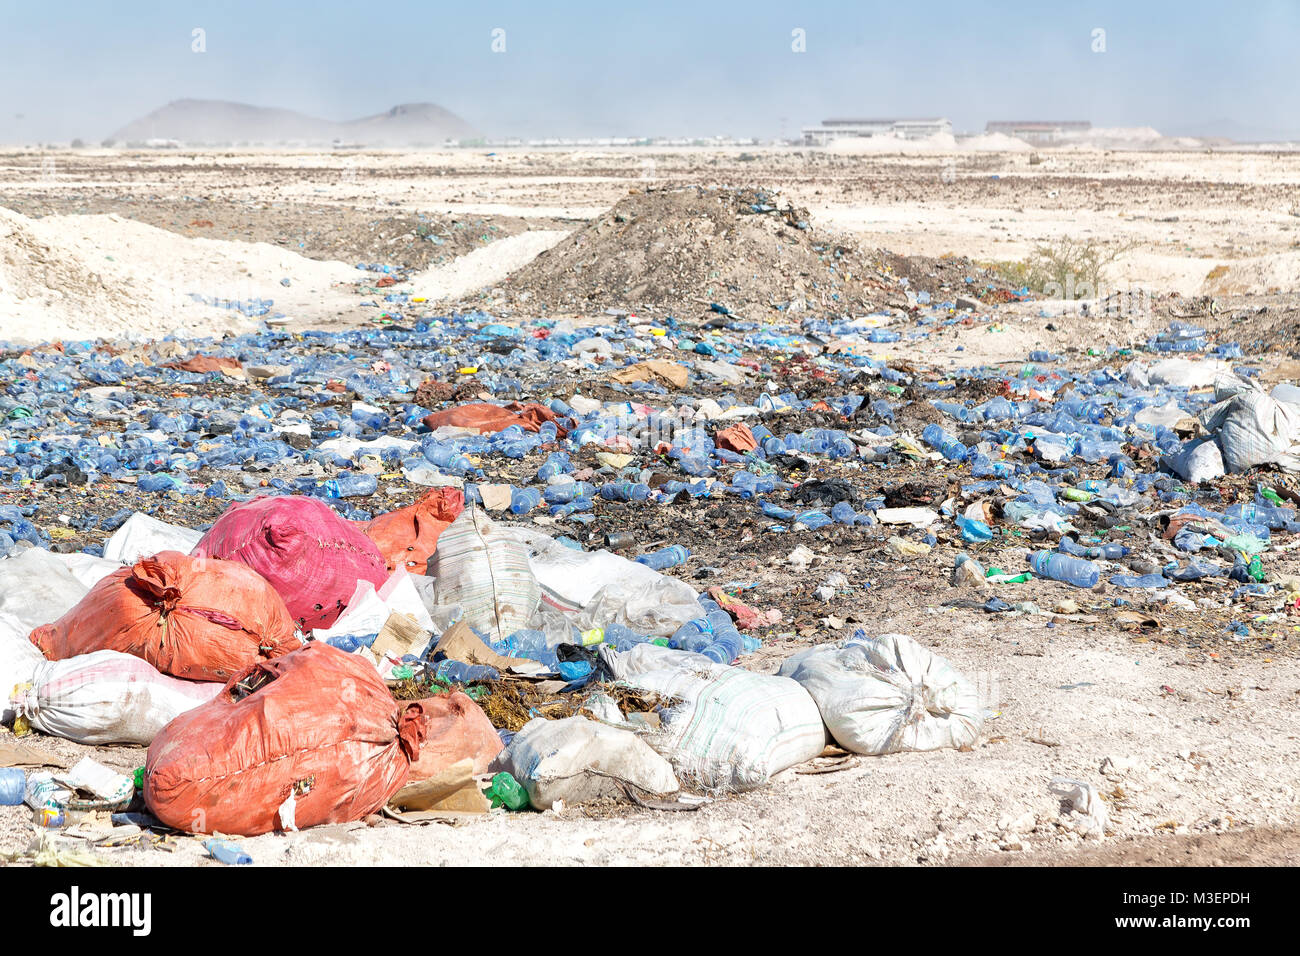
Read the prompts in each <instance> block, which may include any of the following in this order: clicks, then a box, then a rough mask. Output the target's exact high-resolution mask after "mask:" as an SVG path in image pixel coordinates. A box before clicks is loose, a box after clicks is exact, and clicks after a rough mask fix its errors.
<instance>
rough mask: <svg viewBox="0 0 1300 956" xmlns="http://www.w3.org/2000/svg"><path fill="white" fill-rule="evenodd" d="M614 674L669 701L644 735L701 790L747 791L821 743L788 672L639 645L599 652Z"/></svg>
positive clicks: (816, 722)
mask: <svg viewBox="0 0 1300 956" xmlns="http://www.w3.org/2000/svg"><path fill="white" fill-rule="evenodd" d="M600 657H601V660H602V662H604V665H605V667H606V668H607V669H608V670H609V671H610V673H611V674H612V675H613V676H614V678H615V679H617V680H619V681H621V682H623V683H625V684H627V685H629V686H631V687H635V688H637V689H638V690H643V691H650V692H652V693H655V694H658V695H659V696H660V697H661V698H663V699H664V700H666V701H675V702H671V703H668V704H666V705H664V706H662V707H661V708H660V710H659V720H660V729H659V730H658V731H655V732H652V733H650V734H647V735H646V736H645V741H646V742H647V743H648V744H649V745H650V746H651V747H653V748H654V749H655V750H656V751H657V752H658V753H660V754H662V755H663V756H664V757H667V758H668V760H669V761H670V762H671V763H672V765H673V769H674V770H676V771H677V776H678V779H680V780H682V781H683V782H689V783H695V784H697V785H699V786H700V787H703V788H704V789H706V790H752V789H754V788H755V787H761V786H763V785H764V784H766V783H767V782H768V781H769V780H771V779H772V777H773V776H774V775H776V774H778V773H780V772H781V771H782V770H785V769H787V768H788V767H793V766H795V765H796V764H801V763H803V762H804V761H806V760H811V759H812V758H813V757H816V756H817V755H818V754H820V753H821V752H822V750H823V749H825V747H826V725H825V724H823V723H822V717H821V713H820V712H819V711H818V710H817V704H816V703H815V702H814V701H813V699H812V697H811V696H809V694H808V691H806V690H804V689H803V687H801V686H800V685H799V684H798V683H797V682H796V681H793V680H791V679H790V678H788V677H775V676H772V675H768V674H755V673H753V672H752V671H747V670H745V669H743V668H740V667H728V666H727V665H725V664H719V663H717V662H715V661H713V660H710V659H709V658H707V657H705V656H704V655H703V654H691V653H687V652H685V651H675V650H670V649H669V648H666V647H659V646H657V645H654V644H638V645H637V646H636V647H634V648H633V649H632V650H630V651H628V652H626V653H619V652H618V651H612V650H609V649H607V648H602V649H601V650H600Z"/></svg>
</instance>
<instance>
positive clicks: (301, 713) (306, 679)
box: [144, 643, 422, 836]
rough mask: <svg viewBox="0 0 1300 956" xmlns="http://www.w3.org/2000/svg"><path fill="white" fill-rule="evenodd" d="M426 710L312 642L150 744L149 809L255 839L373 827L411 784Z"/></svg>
mask: <svg viewBox="0 0 1300 956" xmlns="http://www.w3.org/2000/svg"><path fill="white" fill-rule="evenodd" d="M420 713H421V711H420V709H419V708H418V707H413V705H407V704H402V703H399V702H398V701H396V700H393V697H392V695H391V694H390V693H389V692H388V688H387V687H386V686H385V685H384V682H383V680H381V679H380V677H379V673H378V672H377V671H376V670H375V666H374V665H373V664H371V663H370V662H369V661H368V660H366V659H365V658H363V657H358V656H357V655H355V654H345V653H344V652H343V651H340V650H338V649H336V648H333V647H330V646H329V645H328V644H319V643H312V644H308V645H307V646H306V647H304V648H302V649H301V650H297V651H294V652H293V653H292V654H286V655H284V656H283V657H278V658H276V659H275V660H273V661H264V662H262V663H260V664H254V665H253V666H252V667H249V668H248V669H247V670H245V671H243V672H242V673H240V674H238V675H236V676H235V677H233V678H232V679H231V680H230V682H229V683H228V684H226V686H225V687H224V688H223V689H222V691H221V693H219V694H217V696H216V697H215V698H213V699H212V700H211V701H210V702H209V703H206V704H203V705H201V706H199V707H196V708H194V709H193V710H191V711H187V712H186V713H184V714H181V715H180V716H179V717H177V718H176V719H175V720H173V721H172V722H171V723H170V724H168V725H167V726H166V727H164V728H163V730H162V732H161V733H159V734H158V736H157V737H155V738H154V740H153V743H152V744H150V745H149V756H148V758H147V759H146V761H145V768H144V802H145V804H146V805H147V806H148V808H149V810H150V811H151V812H152V813H153V814H154V816H156V817H157V818H158V819H159V820H161V821H162V822H163V823H166V824H168V825H169V826H172V827H175V828H176V829H178V830H186V831H189V832H192V833H213V832H215V831H220V832H222V833H229V834H238V835H240V836H253V835H255V834H258V833H267V832H269V831H271V830H279V829H282V827H281V824H280V814H279V808H280V806H281V805H282V804H283V803H284V802H285V801H286V800H287V799H288V798H289V797H290V796H291V795H292V796H293V798H294V808H293V821H292V822H293V824H294V826H296V827H299V828H303V827H309V826H316V825H318V824H322V823H348V822H351V821H353V820H362V819H365V817H367V816H368V815H369V814H371V813H374V812H376V811H377V810H379V809H381V808H382V807H383V806H384V804H385V803H387V802H388V798H389V797H391V796H392V795H393V794H394V793H396V792H397V791H398V790H399V789H401V787H402V785H403V784H405V783H406V779H407V774H408V773H409V771H410V768H411V760H412V759H414V758H415V757H417V756H418V755H419V752H420V735H421V732H422V728H421V723H420V720H419V716H420Z"/></svg>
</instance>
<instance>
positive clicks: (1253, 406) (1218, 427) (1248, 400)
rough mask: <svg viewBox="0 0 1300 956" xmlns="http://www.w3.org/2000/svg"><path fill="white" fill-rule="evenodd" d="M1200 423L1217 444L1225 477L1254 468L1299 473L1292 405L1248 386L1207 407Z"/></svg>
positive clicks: (1299, 414) (1299, 415)
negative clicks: (1271, 468)
mask: <svg viewBox="0 0 1300 956" xmlns="http://www.w3.org/2000/svg"><path fill="white" fill-rule="evenodd" d="M1216 394H1217V393H1216ZM1201 423H1202V424H1203V425H1204V426H1205V427H1206V429H1207V430H1209V431H1210V432H1212V433H1213V434H1214V436H1215V439H1216V440H1217V441H1218V443H1219V448H1220V449H1222V451H1223V464H1224V467H1225V468H1227V470H1228V473H1229V474H1233V475H1235V474H1238V473H1240V472H1243V471H1249V470H1250V469H1251V468H1254V467H1256V466H1258V465H1277V466H1278V467H1280V468H1283V469H1285V470H1287V471H1300V408H1297V406H1295V405H1290V404H1287V403H1285V402H1279V401H1277V400H1276V399H1274V398H1270V397H1269V396H1268V395H1266V394H1264V392H1262V391H1260V390H1259V389H1257V388H1255V387H1253V386H1252V387H1247V388H1242V389H1240V390H1238V391H1237V392H1236V394H1234V395H1232V397H1231V398H1228V399H1226V400H1224V401H1220V402H1219V403H1218V404H1216V405H1212V406H1210V407H1209V408H1207V409H1206V410H1205V411H1204V412H1202V413H1201Z"/></svg>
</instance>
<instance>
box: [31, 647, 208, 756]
mask: <svg viewBox="0 0 1300 956" xmlns="http://www.w3.org/2000/svg"><path fill="white" fill-rule="evenodd" d="M220 690H221V685H220V684H214V683H211V682H206V683H205V682H200V681H187V680H180V679H178V678H175V677H168V676H167V675H166V674H161V673H159V672H158V670H157V669H156V668H155V667H154V666H153V665H152V664H150V663H149V662H148V661H143V660H141V659H140V658H138V657H133V656H131V655H130V654H122V653H120V652H118V651H95V652H94V653H93V654H81V655H78V656H77V657H69V658H68V659H67V660H65V661H45V662H43V663H41V664H38V665H37V667H36V669H35V671H34V672H33V674H32V678H31V680H30V682H28V683H27V684H26V685H25V686H23V687H21V688H19V690H18V693H16V694H14V696H13V707H14V710H15V712H16V713H17V714H18V715H20V716H23V717H25V718H27V720H28V722H29V723H30V724H31V725H32V726H33V727H35V728H36V729H37V730H39V731H42V732H43V733H47V734H53V735H54V736H56V737H66V738H67V739H68V740H75V741H76V742H77V743H80V744H149V743H150V742H152V741H153V739H154V737H155V736H156V735H157V734H158V732H159V731H160V730H162V729H163V728H164V727H166V726H167V725H168V724H169V723H171V722H172V720H173V719H174V718H176V717H178V716H180V715H181V714H183V713H185V711H187V710H193V709H194V708H195V707H198V706H199V705H200V704H203V703H206V702H207V701H209V700H211V699H212V698H213V697H215V696H216V695H217V693H218V692H219V691H220Z"/></svg>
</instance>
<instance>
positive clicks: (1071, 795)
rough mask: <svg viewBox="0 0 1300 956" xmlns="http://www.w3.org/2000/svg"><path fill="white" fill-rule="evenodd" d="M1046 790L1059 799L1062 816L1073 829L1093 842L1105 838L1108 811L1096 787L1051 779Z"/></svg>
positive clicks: (1108, 816) (1077, 782) (1062, 779)
mask: <svg viewBox="0 0 1300 956" xmlns="http://www.w3.org/2000/svg"><path fill="white" fill-rule="evenodd" d="M1047 788H1048V789H1049V790H1051V791H1052V793H1054V794H1056V795H1057V796H1058V797H1060V798H1061V803H1062V815H1063V816H1064V817H1065V821H1066V823H1068V824H1069V825H1070V826H1072V827H1073V829H1075V830H1076V831H1078V832H1079V833H1081V834H1082V835H1083V836H1085V837H1089V838H1091V839H1094V840H1100V839H1102V838H1103V837H1105V835H1106V824H1107V823H1108V822H1109V820H1110V810H1109V809H1107V807H1106V804H1105V802H1104V801H1103V800H1102V799H1101V794H1099V793H1098V792H1097V788H1096V787H1094V786H1093V785H1092V784H1090V783H1086V782H1084V781H1083V780H1071V779H1069V778H1067V777H1053V778H1052V780H1051V781H1050V782H1049V783H1048V785H1047Z"/></svg>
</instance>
